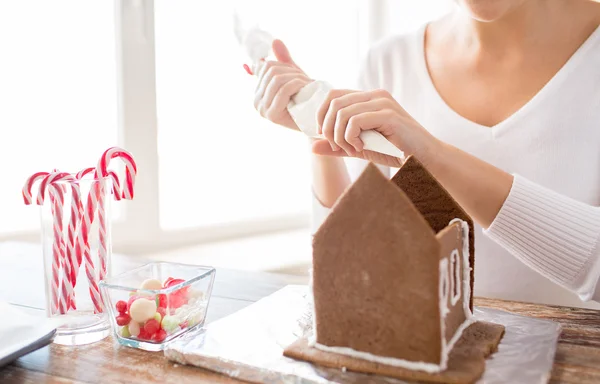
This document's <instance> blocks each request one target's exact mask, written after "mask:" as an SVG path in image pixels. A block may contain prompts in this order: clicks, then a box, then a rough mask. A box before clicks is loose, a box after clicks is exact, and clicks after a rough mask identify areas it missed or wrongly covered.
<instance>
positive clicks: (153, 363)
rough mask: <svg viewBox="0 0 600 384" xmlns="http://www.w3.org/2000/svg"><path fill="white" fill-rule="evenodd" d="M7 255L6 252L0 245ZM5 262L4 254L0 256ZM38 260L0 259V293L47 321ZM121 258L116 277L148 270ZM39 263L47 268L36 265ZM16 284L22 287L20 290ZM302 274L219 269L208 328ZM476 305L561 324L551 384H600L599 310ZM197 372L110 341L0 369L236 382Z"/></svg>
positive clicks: (40, 377)
mask: <svg viewBox="0 0 600 384" xmlns="http://www.w3.org/2000/svg"><path fill="white" fill-rule="evenodd" d="M0 251H2V247H0ZM0 256H5V252H4V251H2V252H0ZM35 263H36V261H33V260H31V259H28V258H27V257H18V258H11V259H8V258H6V257H0V293H1V294H2V298H3V299H4V300H8V301H9V302H10V303H12V304H15V305H18V306H19V307H20V308H21V309H23V310H24V311H26V312H28V313H32V314H37V315H39V316H43V315H44V312H43V310H42V308H43V306H44V294H43V292H44V291H43V285H42V283H41V281H39V276H38V275H39V271H37V270H36V268H35V267H34V266H33V265H35ZM143 263H144V261H143V260H140V259H135V258H125V257H115V260H114V263H113V266H114V271H115V272H116V273H118V272H120V271H122V270H126V269H129V268H132V267H134V266H136V265H140V264H143ZM38 264H41V263H38ZM15 282H18V284H19V285H18V286H19V287H22V288H21V289H14V287H15V285H14V284H15ZM305 283H306V279H305V278H303V277H298V276H288V275H277V274H269V273H260V272H243V271H233V270H217V276H216V281H215V286H214V291H213V297H212V299H211V303H210V307H209V310H208V315H207V322H212V321H214V320H216V319H219V318H221V317H223V316H227V315H229V314H231V313H234V312H236V311H238V310H240V309H242V308H244V307H245V306H248V305H250V304H252V303H253V302H255V301H257V300H259V299H261V298H263V297H265V296H267V295H269V294H271V293H273V292H275V291H277V290H279V289H281V288H282V287H284V286H285V285H288V284H305ZM475 305H476V306H483V307H490V308H496V309H500V310H505V311H509V312H513V313H516V314H521V315H525V316H531V317H536V318H541V319H548V320H553V321H557V322H559V323H560V324H561V325H562V327H563V332H562V335H561V337H560V340H559V344H558V350H557V354H556V358H555V362H554V367H553V371H552V377H551V379H550V382H551V383H573V384H588V383H590V384H591V383H600V311H594V310H586V309H578V308H566V307H558V306H548V305H537V304H527V303H519V302H512V301H503V300H492V299H484V298H476V299H475ZM237 382H238V381H235V380H233V379H230V378H226V377H223V376H220V375H217V374H214V373H211V372H208V371H204V370H202V369H199V368H195V367H187V366H180V365H177V364H173V363H171V362H169V361H167V360H166V359H165V358H164V357H163V354H162V353H160V352H158V353H157V352H146V351H141V350H136V349H133V348H126V347H122V346H120V345H119V344H118V343H117V342H116V341H115V340H113V338H112V337H109V338H106V339H105V340H103V341H101V342H99V343H95V344H91V345H87V346H79V347H65V346H60V345H54V344H52V345H50V346H48V347H44V348H42V349H40V350H37V351H35V352H33V353H30V354H28V355H26V356H24V357H21V358H20V359H18V360H17V361H15V362H14V363H12V364H10V365H8V366H6V367H4V368H0V383H2V384H4V383H36V384H37V383H161V384H167V383H182V384H186V383H237Z"/></svg>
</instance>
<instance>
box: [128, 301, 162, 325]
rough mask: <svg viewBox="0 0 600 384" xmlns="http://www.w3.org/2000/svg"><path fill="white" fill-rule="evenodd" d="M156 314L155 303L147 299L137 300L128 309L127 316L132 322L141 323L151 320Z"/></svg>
mask: <svg viewBox="0 0 600 384" xmlns="http://www.w3.org/2000/svg"><path fill="white" fill-rule="evenodd" d="M155 313H156V301H154V300H148V299H141V298H140V299H137V300H136V301H134V302H133V303H131V307H129V315H130V316H131V318H132V319H133V320H134V321H137V322H138V323H143V322H144V321H146V320H149V319H152V318H153V317H154V314H155Z"/></svg>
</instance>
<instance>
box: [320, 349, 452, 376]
mask: <svg viewBox="0 0 600 384" xmlns="http://www.w3.org/2000/svg"><path fill="white" fill-rule="evenodd" d="M309 345H310V346H312V347H314V348H316V349H320V350H322V351H325V352H333V353H338V354H340V355H346V356H351V357H356V358H359V359H362V360H367V361H371V362H374V363H379V364H385V365H390V366H393V367H400V368H406V369H412V370H416V371H425V372H428V373H436V372H440V371H441V370H442V368H440V366H439V365H438V364H434V363H425V362H423V361H410V360H404V359H399V358H396V357H385V356H377V355H373V354H372V353H368V352H361V351H357V350H355V349H352V348H347V347H329V346H327V345H323V344H319V343H311V344H309Z"/></svg>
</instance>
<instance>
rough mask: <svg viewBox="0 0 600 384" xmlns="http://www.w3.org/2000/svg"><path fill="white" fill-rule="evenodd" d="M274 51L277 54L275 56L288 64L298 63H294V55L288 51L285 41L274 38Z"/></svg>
mask: <svg viewBox="0 0 600 384" xmlns="http://www.w3.org/2000/svg"><path fill="white" fill-rule="evenodd" d="M273 53H274V54H275V58H276V59H277V61H280V62H282V63H286V64H292V65H296V63H294V60H292V55H290V51H288V49H287V47H286V46H285V44H284V43H283V41H281V40H279V39H275V40H273Z"/></svg>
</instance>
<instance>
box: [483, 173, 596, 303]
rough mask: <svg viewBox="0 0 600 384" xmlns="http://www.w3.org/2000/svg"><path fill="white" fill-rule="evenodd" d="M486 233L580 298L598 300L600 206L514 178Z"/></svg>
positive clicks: (518, 177)
mask: <svg viewBox="0 0 600 384" xmlns="http://www.w3.org/2000/svg"><path fill="white" fill-rule="evenodd" d="M484 233H485V234H486V235H487V236H489V237H490V238H491V239H493V240H494V241H495V242H497V243H498V244H500V245H501V246H503V247H504V248H505V249H506V250H508V251H509V252H510V253H511V254H512V255H514V256H515V257H516V258H518V259H519V260H521V262H523V263H524V264H525V265H527V266H528V267H530V268H531V269H533V270H535V271H537V272H538V273H540V274H541V275H543V276H545V277H546V278H548V279H550V280H551V281H553V282H555V283H556V284H559V285H561V286H563V287H565V288H567V289H569V290H571V291H573V292H575V293H577V294H578V295H579V297H580V298H581V299H582V300H586V301H587V300H595V301H600V284H598V280H599V277H600V248H599V245H598V243H599V241H598V240H599V237H600V208H599V207H594V206H591V205H587V204H584V203H582V202H580V201H577V200H574V199H572V198H569V197H566V196H564V195H561V194H559V193H556V192H554V191H552V190H549V189H547V188H544V187H542V186H540V185H538V184H535V183H533V182H531V181H529V180H527V179H525V178H523V177H521V176H519V175H514V181H513V185H512V188H511V190H510V193H509V195H508V197H507V199H506V201H505V202H504V204H503V206H502V208H501V209H500V212H498V215H497V216H496V218H495V219H494V221H493V223H492V225H490V227H489V228H488V229H487V230H485V231H484Z"/></svg>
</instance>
